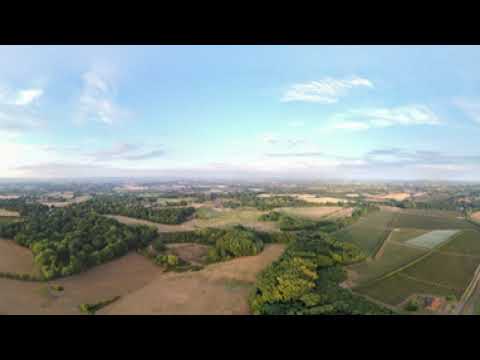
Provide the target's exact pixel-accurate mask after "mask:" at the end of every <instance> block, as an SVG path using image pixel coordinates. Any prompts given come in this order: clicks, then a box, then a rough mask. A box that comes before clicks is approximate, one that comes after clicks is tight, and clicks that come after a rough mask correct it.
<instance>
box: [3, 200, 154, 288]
mask: <svg viewBox="0 0 480 360" xmlns="http://www.w3.org/2000/svg"><path fill="white" fill-rule="evenodd" d="M23 215H24V221H23V222H18V223H12V224H1V225H0V237H5V238H13V239H14V240H15V241H16V242H17V243H18V244H20V245H23V246H27V247H29V248H30V249H31V250H32V252H33V255H34V261H35V263H36V264H37V266H38V267H39V269H40V272H41V276H42V278H43V279H53V278H56V277H60V276H68V275H72V274H76V273H79V272H81V271H84V270H86V269H88V268H90V267H92V266H95V265H98V264H102V263H104V262H107V261H109V260H112V259H114V258H116V257H119V256H122V255H125V254H126V253H127V252H128V251H129V250H132V249H136V248H139V247H144V246H146V245H148V243H149V242H151V241H152V240H153V239H154V238H155V237H156V236H157V232H156V229H154V228H151V227H148V226H143V225H135V226H127V225H123V224H120V223H119V222H117V221H115V220H112V219H109V218H106V217H104V216H101V215H99V214H98V213H96V212H95V211H93V210H91V209H86V208H83V207H80V206H72V207H69V208H55V209H48V208H46V209H43V210H42V211H38V209H36V208H35V209H34V211H32V212H28V211H27V212H24V213H23Z"/></svg>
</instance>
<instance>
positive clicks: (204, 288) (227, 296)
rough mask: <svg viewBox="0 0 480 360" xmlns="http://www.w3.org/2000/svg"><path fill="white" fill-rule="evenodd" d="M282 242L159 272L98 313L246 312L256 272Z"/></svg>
mask: <svg viewBox="0 0 480 360" xmlns="http://www.w3.org/2000/svg"><path fill="white" fill-rule="evenodd" d="M284 249H285V246H284V245H280V244H272V245H267V246H266V247H265V249H264V251H262V253H260V254H259V255H256V256H248V257H242V258H237V259H234V260H231V261H226V262H222V263H218V264H213V265H210V266H207V267H206V268H205V269H203V270H201V271H197V272H188V273H167V274H161V275H158V276H157V277H156V278H155V279H154V280H153V281H152V282H151V283H149V284H148V285H146V286H145V287H143V288H142V289H139V290H138V291H136V292H134V293H131V294H129V295H127V296H125V297H123V298H121V299H120V300H118V301H117V302H115V303H113V304H112V305H110V306H108V307H106V308H104V309H102V310H101V311H99V312H98V314H139V315H148V314H218V315H227V314H232V315H241V314H248V313H249V308H248V302H247V300H248V295H249V294H250V292H251V290H252V288H253V284H254V282H255V279H256V276H257V274H258V273H259V272H260V271H261V270H263V269H265V268H266V267H267V266H268V265H269V264H270V263H272V262H273V261H274V260H276V259H277V258H278V257H280V255H281V254H282V253H283V251H284Z"/></svg>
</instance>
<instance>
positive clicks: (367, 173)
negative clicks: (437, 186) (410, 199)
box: [0, 46, 480, 182]
mask: <svg viewBox="0 0 480 360" xmlns="http://www.w3.org/2000/svg"><path fill="white" fill-rule="evenodd" d="M479 61H480V47H478V46H102V47H100V46H0V136H1V138H2V141H1V142H0V153H1V154H2V161H1V162H0V179H1V180H2V181H3V180H9V179H10V180H12V181H15V180H29V179H30V180H35V179H36V180H39V179H45V180H48V179H60V180H62V179H88V178H132V179H142V178H152V179H153V178H158V179H169V178H170V179H174V178H180V179H181V178H183V179H205V180H207V181H208V179H217V180H222V179H228V180H235V179H250V180H252V181H257V180H261V179H264V180H266V181H268V180H269V179H277V180H281V179H284V180H287V181H288V180H292V181H294V180H302V179H304V180H312V181H322V180H328V179H331V180H342V179H343V180H345V181H368V180H371V181H379V180H384V181H394V180H397V181H416V180H418V181H429V180H431V181H439V180H447V181H469V182H471V181H474V182H476V181H480V151H478V150H477V149H478V145H477V142H478V140H477V139H478V138H479V137H480V97H479V96H478V92H479V90H480V71H479V70H478V65H477V64H478V63H479Z"/></svg>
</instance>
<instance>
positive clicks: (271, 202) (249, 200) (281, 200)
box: [223, 192, 315, 210]
mask: <svg viewBox="0 0 480 360" xmlns="http://www.w3.org/2000/svg"><path fill="white" fill-rule="evenodd" d="M314 205H315V204H311V203H309V202H306V201H303V200H299V199H297V198H294V197H291V196H272V197H265V198H261V197H258V196H257V194H256V193H249V192H242V193H232V194H229V196H228V198H227V200H224V201H223V206H224V207H227V208H232V209H235V208H239V207H254V208H257V209H259V210H273V209H275V208H279V207H306V206H314Z"/></svg>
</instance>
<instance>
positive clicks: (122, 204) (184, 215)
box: [78, 197, 195, 224]
mask: <svg viewBox="0 0 480 360" xmlns="http://www.w3.org/2000/svg"><path fill="white" fill-rule="evenodd" d="M78 206H80V207H82V208H85V209H93V210H95V211H96V212H98V213H100V214H113V215H123V216H129V217H132V218H137V219H143V220H149V221H153V222H156V223H159V224H181V223H183V222H185V221H187V220H188V219H189V218H191V217H192V216H193V215H194V214H195V208H193V207H165V208H148V207H145V205H144V204H143V203H142V202H141V201H140V200H138V199H134V198H132V197H96V198H94V199H91V200H89V201H87V202H84V203H82V204H78Z"/></svg>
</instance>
